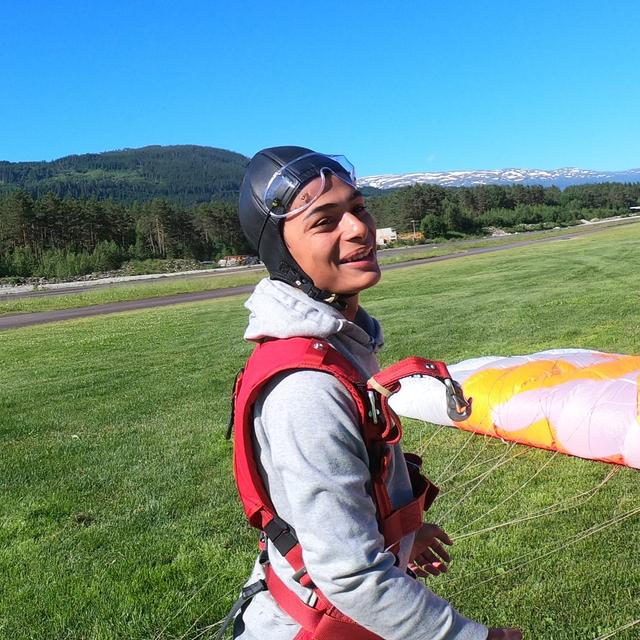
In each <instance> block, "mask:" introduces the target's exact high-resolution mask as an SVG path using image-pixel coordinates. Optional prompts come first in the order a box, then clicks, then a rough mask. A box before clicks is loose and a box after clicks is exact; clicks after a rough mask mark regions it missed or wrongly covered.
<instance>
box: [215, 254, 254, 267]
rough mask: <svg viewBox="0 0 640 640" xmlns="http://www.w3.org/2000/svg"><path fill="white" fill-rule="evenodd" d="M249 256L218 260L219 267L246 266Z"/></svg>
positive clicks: (228, 257) (227, 257) (226, 257)
mask: <svg viewBox="0 0 640 640" xmlns="http://www.w3.org/2000/svg"><path fill="white" fill-rule="evenodd" d="M249 258H250V256H225V257H224V258H222V260H218V266H220V267H241V266H243V265H245V264H247V261H248V259H249Z"/></svg>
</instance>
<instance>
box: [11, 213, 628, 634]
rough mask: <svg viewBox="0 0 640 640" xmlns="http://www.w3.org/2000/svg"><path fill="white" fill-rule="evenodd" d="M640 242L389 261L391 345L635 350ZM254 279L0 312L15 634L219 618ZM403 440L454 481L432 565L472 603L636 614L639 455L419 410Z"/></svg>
mask: <svg viewBox="0 0 640 640" xmlns="http://www.w3.org/2000/svg"><path fill="white" fill-rule="evenodd" d="M639 243H640V226H636V225H632V226H628V227H624V228H619V229H614V230H608V231H604V232H602V233H598V234H594V235H591V236H588V237H583V238H580V239H575V240H568V241H565V242H556V243H551V244H548V245H538V246H536V247H530V248H521V249H517V250H510V251H505V252H502V253H497V254H491V255H484V256H477V257H469V258H464V259H460V260H456V261H452V262H446V263H436V264H431V265H424V266H415V267H411V268H407V269H402V270H398V271H394V272H389V273H387V274H385V277H384V279H383V281H382V283H381V284H380V285H378V286H377V287H375V288H374V289H372V290H371V291H368V292H366V293H365V295H364V296H363V303H364V305H365V306H366V307H367V308H368V309H369V310H370V311H371V312H372V313H373V314H374V315H376V316H377V317H378V318H379V319H380V320H381V321H382V323H383V326H384V327H385V331H386V341H387V347H386V349H385V351H384V352H383V354H382V362H383V364H389V363H391V362H392V361H394V360H396V359H398V358H401V357H404V356H406V355H409V354H412V353H416V354H420V355H424V356H427V357H432V358H439V359H444V360H446V361H448V362H456V361H458V360H460V359H463V358H467V357H471V356H479V355H485V354H505V355H509V354H518V353H529V352H532V351H537V350H540V349H545V348H551V347H586V348H597V349H602V350H605V351H616V352H625V353H633V352H636V353H637V352H638V340H639V338H640V304H639V303H640V300H639V295H638V291H640V252H639V251H638V245H639ZM242 301H243V300H242V299H241V298H231V299H227V300H217V301H210V302H203V303H197V304H189V305H179V306H174V307H166V308H163V309H150V310H144V311H138V312H134V313H128V314H120V315H109V316H104V317H97V318H91V319H84V320H77V321H72V322H65V323H58V324H52V325H44V326H39V327H33V328H27V329H17V330H8V331H3V332H2V333H0V371H1V372H2V373H1V375H2V384H1V385H0V436H1V438H2V445H1V446H2V449H1V451H2V453H1V455H0V496H1V497H0V523H1V525H0V638H3V639H4V638H7V639H9V638H10V639H12V640H18V639H23V638H25V639H26V638H33V639H36V638H37V639H41V638H47V639H58V638H60V639H63V638H65V639H77V640H80V639H87V638H90V639H101V640H102V639H107V638H108V639H112V638H119V639H120V638H122V639H125V638H127V639H128V638H131V639H149V638H157V639H160V638H162V639H177V638H180V639H185V640H186V639H189V640H194V639H195V638H206V637H211V636H212V635H213V632H214V630H215V623H216V622H217V621H218V620H220V619H221V618H222V617H223V616H224V615H225V613H226V611H227V609H228V607H229V606H230V605H231V602H232V600H233V599H234V596H235V594H236V592H237V590H238V589H239V587H240V586H241V584H242V582H243V579H244V578H245V576H246V575H247V573H248V571H249V567H250V565H251V564H252V561H253V558H254V543H255V536H254V534H253V533H252V532H251V531H250V530H249V528H248V526H247V525H246V524H245V522H244V520H243V518H242V515H241V509H240V506H239V504H238V502H237V499H236V496H235V489H234V485H233V478H232V474H231V447H230V445H229V443H228V442H226V441H225V440H224V439H223V433H224V431H225V429H226V421H227V416H228V409H229V399H228V393H229V387H230V384H231V380H232V379H233V376H234V374H235V372H236V370H237V369H238V368H239V367H240V366H241V365H242V363H243V360H244V359H245V357H246V356H247V354H248V353H249V351H250V346H249V345H246V344H244V343H243V342H242V340H241V336H242V332H243V328H244V324H245V321H246V317H247V312H246V310H245V309H244V308H243V307H242ZM405 441H406V448H407V449H414V450H418V451H419V452H420V453H422V454H423V455H424V457H425V459H426V465H427V469H428V471H429V473H430V475H431V476H432V477H433V479H434V480H436V481H438V482H439V483H440V484H441V488H442V496H441V498H439V499H438V501H437V502H436V506H435V507H434V510H433V512H432V513H431V518H432V519H433V521H435V522H439V523H441V524H443V525H444V526H445V528H446V529H448V530H449V531H450V532H452V533H453V534H457V543H456V544H455V546H454V548H453V554H454V561H453V563H452V565H451V568H450V572H449V574H448V575H447V576H441V577H439V578H436V579H430V580H429V585H430V586H431V588H433V590H434V591H436V592H437V593H440V594H441V595H443V596H445V597H447V598H450V599H451V600H452V601H453V602H454V603H455V605H456V606H457V608H458V609H459V610H460V611H462V612H463V613H465V614H466V615H468V616H469V617H473V618H475V619H478V620H480V621H482V622H484V623H487V624H490V625H494V626H501V625H516V626H519V627H521V628H522V629H523V630H524V631H525V637H526V638H529V639H533V638H535V639H536V640H540V639H549V640H569V639H576V640H578V639H579V640H584V639H589V640H593V639H595V638H598V637H601V636H604V635H606V634H607V633H608V632H610V631H613V630H615V629H616V628H618V627H621V626H622V625H625V624H626V623H629V622H631V621H633V620H636V619H637V618H640V597H639V595H638V585H639V584H640V566H639V565H638V563H637V561H636V560H635V558H636V556H637V549H638V547H639V546H640V534H639V533H638V532H639V530H640V527H639V525H640V515H638V514H637V513H636V514H635V515H630V514H633V513H634V511H633V510H634V509H635V510H637V509H638V508H639V507H640V492H639V479H640V476H639V475H638V472H637V471H634V470H630V469H625V468H618V467H612V466H610V465H605V464H601V463H595V462H589V461H584V460H578V459H574V458H569V457H564V456H559V455H553V454H551V453H549V452H545V451H537V450H532V449H529V448H526V447H520V446H513V445H507V444H504V443H502V442H501V441H499V440H492V439H484V438H481V437H478V436H472V435H469V434H466V433H463V432H458V431H455V430H452V429H439V428H436V427H433V426H432V425H426V424H423V423H420V422H416V421H407V422H406V424H405ZM612 470H614V471H615V473H614V474H613V476H612V477H610V472H611V471H612ZM493 507H497V508H495V509H493V510H492V508H493ZM545 509H546V512H547V513H548V515H545V516H540V513H541V512H542V513H545ZM536 515H537V516H538V517H534V516H536ZM525 518H529V519H525ZM512 520H520V521H519V522H515V523H513V524H511V525H507V526H501V527H499V528H495V529H493V530H492V531H486V532H484V533H483V532H482V531H481V530H482V529H485V528H489V527H492V526H498V525H501V524H503V523H505V522H508V521H512ZM471 534H472V535H471ZM454 539H456V535H454ZM637 634H638V627H635V628H631V629H629V630H626V631H622V632H620V633H618V634H616V636H615V637H616V638H619V639H621V640H630V639H631V638H637V637H638V635H637Z"/></svg>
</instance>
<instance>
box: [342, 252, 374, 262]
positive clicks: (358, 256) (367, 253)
mask: <svg viewBox="0 0 640 640" xmlns="http://www.w3.org/2000/svg"><path fill="white" fill-rule="evenodd" d="M370 253H371V249H367V251H364V252H363V253H358V254H357V255H355V256H353V257H352V258H347V259H346V260H343V262H356V261H358V260H362V259H363V258H366V257H367V256H368V255H369V254H370Z"/></svg>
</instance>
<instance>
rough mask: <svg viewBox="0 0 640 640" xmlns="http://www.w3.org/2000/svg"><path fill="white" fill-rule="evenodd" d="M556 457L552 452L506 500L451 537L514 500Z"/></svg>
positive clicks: (556, 454) (468, 523) (555, 453)
mask: <svg viewBox="0 0 640 640" xmlns="http://www.w3.org/2000/svg"><path fill="white" fill-rule="evenodd" d="M557 456H558V452H557V451H554V453H553V455H551V456H549V458H548V459H547V460H546V462H545V463H544V464H543V465H541V466H540V467H538V469H536V471H535V472H534V473H533V474H531V476H530V477H529V478H527V479H526V480H525V481H524V482H523V483H522V484H521V485H520V486H519V487H518V488H517V489H516V490H515V491H514V492H513V493H511V494H509V495H508V496H507V497H506V498H504V499H503V500H501V501H500V502H498V504H496V505H494V506H493V507H491V509H489V510H488V511H485V512H484V513H482V514H480V515H479V516H478V517H477V518H474V519H473V520H471V521H470V522H467V523H466V524H465V525H464V526H463V527H462V528H461V529H458V531H456V532H454V533H452V534H451V535H453V536H458V534H460V533H461V532H462V531H465V530H466V529H468V528H469V527H470V526H471V525H472V524H474V523H475V522H478V520H482V519H483V518H485V517H486V516H488V515H489V514H490V513H493V512H494V511H495V510H496V509H499V508H500V507H501V506H502V505H503V504H504V503H505V502H509V500H511V499H512V498H515V497H516V496H517V495H518V494H519V493H520V492H521V491H522V490H523V489H524V488H525V487H526V486H527V485H528V484H529V483H530V482H532V481H533V480H534V479H535V478H536V477H537V476H538V475H540V473H541V472H542V471H543V470H544V468H545V467H547V466H548V465H549V464H550V463H551V462H552V461H553V460H555V458H556V457H557Z"/></svg>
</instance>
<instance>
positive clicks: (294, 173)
mask: <svg viewBox="0 0 640 640" xmlns="http://www.w3.org/2000/svg"><path fill="white" fill-rule="evenodd" d="M327 173H332V174H333V175H334V176H336V177H337V178H339V179H340V180H342V181H343V182H345V183H346V184H350V185H352V186H354V187H355V185H356V172H355V168H354V166H353V165H352V164H351V163H350V162H349V161H348V160H347V159H346V158H345V157H344V156H328V155H324V154H322V153H315V152H313V153H305V154H304V155H303V156H300V157H299V158H296V159H295V160H292V161H291V162H288V163H287V164H285V165H284V166H283V167H282V168H280V169H279V170H278V171H277V172H276V173H274V174H273V176H272V177H271V180H269V183H268V184H267V187H266V189H265V191H264V197H263V202H264V205H265V207H266V208H267V210H268V211H269V215H271V216H273V217H274V218H286V217H288V216H293V215H295V214H297V213H300V212H301V211H304V210H305V209H306V208H308V207H310V206H311V205H312V204H313V203H314V202H315V201H316V200H317V199H318V198H319V197H320V196H321V195H322V194H323V193H324V189H325V186H326V181H327V179H326V175H327ZM318 177H319V178H320V183H319V185H318V187H317V188H314V189H313V192H309V193H307V194H306V197H305V202H304V204H303V205H301V206H299V207H296V208H295V209H291V210H289V211H287V209H288V207H289V206H290V205H291V203H292V202H293V200H294V199H295V197H296V195H297V194H298V192H299V191H300V188H301V187H303V186H304V185H305V184H306V183H307V182H309V181H310V180H312V179H313V178H318Z"/></svg>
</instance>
